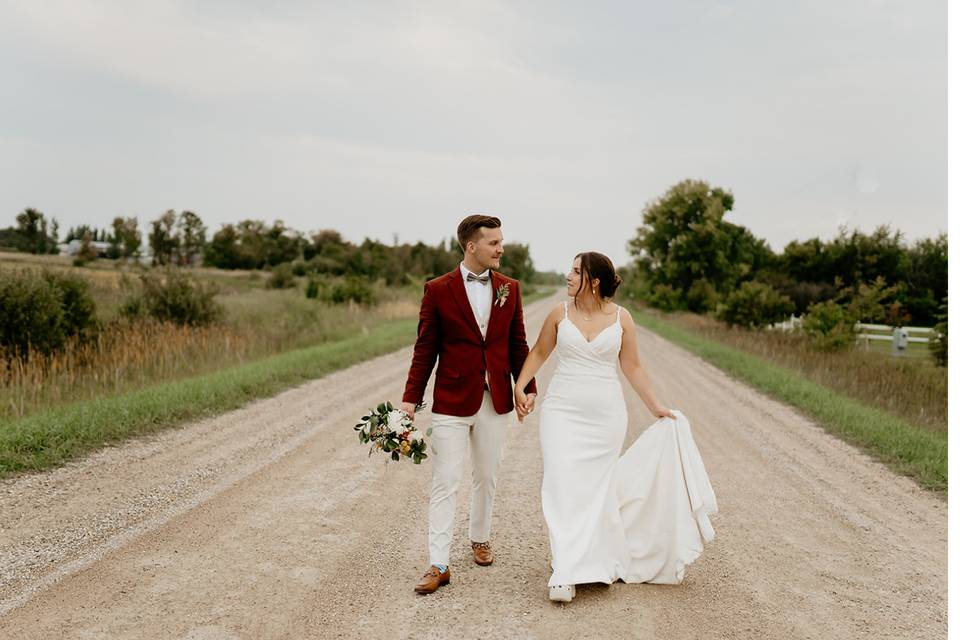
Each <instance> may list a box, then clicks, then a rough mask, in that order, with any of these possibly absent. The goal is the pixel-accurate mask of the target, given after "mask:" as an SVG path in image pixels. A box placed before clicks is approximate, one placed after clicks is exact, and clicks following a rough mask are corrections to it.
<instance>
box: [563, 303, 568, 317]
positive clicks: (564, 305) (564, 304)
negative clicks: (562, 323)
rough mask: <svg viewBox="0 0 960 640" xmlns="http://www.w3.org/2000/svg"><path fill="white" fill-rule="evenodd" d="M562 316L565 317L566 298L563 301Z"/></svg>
mask: <svg viewBox="0 0 960 640" xmlns="http://www.w3.org/2000/svg"><path fill="white" fill-rule="evenodd" d="M563 317H564V318H566V317H567V301H566V300H564V301H563Z"/></svg>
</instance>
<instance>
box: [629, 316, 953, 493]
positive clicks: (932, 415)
mask: <svg viewBox="0 0 960 640" xmlns="http://www.w3.org/2000/svg"><path fill="white" fill-rule="evenodd" d="M634 317H635V318H636V320H637V323H638V324H639V325H640V326H643V327H645V328H647V329H650V330H652V331H654V332H656V333H658V334H659V335H661V336H662V337H664V338H666V339H667V340H669V341H671V342H674V343H676V344H678V345H680V346H682V347H684V348H685V349H687V350H689V351H690V352H692V353H694V354H696V355H697V356H699V357H701V358H703V359H704V360H706V361H707V362H709V363H710V364H712V365H714V366H716V367H718V368H719V369H721V370H723V371H726V372H727V373H729V374H732V375H733V376H735V377H736V378H739V379H741V380H743V381H745V382H747V383H749V384H750V385H752V386H754V387H755V388H757V389H759V390H760V391H762V392H764V393H766V394H767V395H769V396H770V397H772V398H775V399H777V400H780V401H783V402H786V403H787V404H790V405H793V406H794V407H797V408H798V409H800V410H801V411H802V412H803V413H805V414H806V415H808V416H810V417H811V418H813V419H814V420H815V421H816V422H817V423H818V424H820V425H821V426H822V427H823V428H824V429H825V430H827V431H828V432H830V433H833V434H834V435H837V436H839V437H841V438H843V439H844V440H846V441H847V442H850V443H851V444H853V445H856V446H858V447H860V448H862V449H863V450H865V451H866V452H868V453H869V454H871V455H872V456H873V457H875V458H876V459H878V460H880V461H882V462H884V463H886V464H888V465H889V466H890V467H891V468H892V469H894V470H895V471H897V472H898V473H902V474H904V475H907V476H911V477H914V478H915V479H916V480H917V481H918V482H919V483H920V484H921V485H922V486H924V487H926V488H929V489H933V490H934V491H936V492H938V493H940V494H941V495H945V490H946V487H947V422H946V370H944V369H942V368H938V367H936V366H934V365H933V364H932V363H927V362H925V361H923V360H920V359H912V358H892V357H889V356H885V355H881V354H878V353H874V352H871V351H863V350H856V349H855V350H852V351H845V352H838V353H823V352H820V351H817V350H816V349H814V348H812V347H811V346H810V344H809V343H808V342H807V341H806V340H804V339H803V338H802V337H801V336H797V335H790V334H784V333H780V332H776V331H771V332H764V331H760V332H757V331H746V330H740V329H729V328H726V327H725V326H723V325H722V324H719V323H716V322H715V321H713V320H712V319H710V318H706V317H702V316H697V315H694V314H686V313H672V314H664V313H661V312H657V311H655V310H652V309H649V308H646V307H641V306H635V307H634ZM641 356H642V354H641ZM691 391H693V392H695V390H691ZM721 410H724V411H725V410H727V409H721Z"/></svg>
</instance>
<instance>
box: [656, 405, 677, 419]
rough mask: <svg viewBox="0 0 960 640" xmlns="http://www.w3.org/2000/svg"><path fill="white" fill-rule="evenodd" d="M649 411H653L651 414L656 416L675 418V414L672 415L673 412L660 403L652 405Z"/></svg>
mask: <svg viewBox="0 0 960 640" xmlns="http://www.w3.org/2000/svg"><path fill="white" fill-rule="evenodd" d="M651 413H653V415H654V416H656V417H657V418H673V419H674V420H676V419H677V416H675V415H673V412H672V411H670V409H667V408H666V407H664V406H661V405H657V406H656V407H654V408H653V409H652V410H651Z"/></svg>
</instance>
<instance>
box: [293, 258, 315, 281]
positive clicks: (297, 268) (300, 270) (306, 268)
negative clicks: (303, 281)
mask: <svg viewBox="0 0 960 640" xmlns="http://www.w3.org/2000/svg"><path fill="white" fill-rule="evenodd" d="M288 264H289V265H290V267H291V268H292V269H293V275H295V276H299V277H301V278H302V277H303V276H305V275H307V274H308V273H309V272H310V265H308V264H307V263H306V262H304V261H303V260H294V261H293V262H290V263H288Z"/></svg>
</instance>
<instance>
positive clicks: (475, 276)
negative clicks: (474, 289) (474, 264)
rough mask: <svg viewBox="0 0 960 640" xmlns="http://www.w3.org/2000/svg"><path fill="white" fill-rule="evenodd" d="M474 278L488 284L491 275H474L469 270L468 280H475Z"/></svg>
mask: <svg viewBox="0 0 960 640" xmlns="http://www.w3.org/2000/svg"><path fill="white" fill-rule="evenodd" d="M474 280H476V281H477V282H480V283H483V284H487V283H488V282H490V276H477V275H474V274H473V273H471V272H468V273H467V282H473V281H474Z"/></svg>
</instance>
